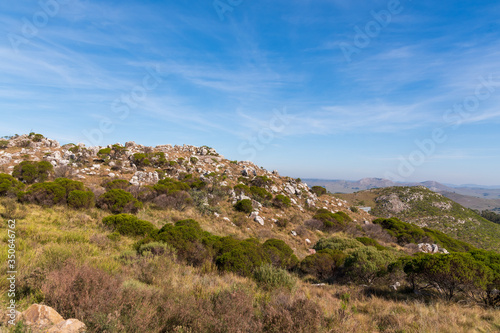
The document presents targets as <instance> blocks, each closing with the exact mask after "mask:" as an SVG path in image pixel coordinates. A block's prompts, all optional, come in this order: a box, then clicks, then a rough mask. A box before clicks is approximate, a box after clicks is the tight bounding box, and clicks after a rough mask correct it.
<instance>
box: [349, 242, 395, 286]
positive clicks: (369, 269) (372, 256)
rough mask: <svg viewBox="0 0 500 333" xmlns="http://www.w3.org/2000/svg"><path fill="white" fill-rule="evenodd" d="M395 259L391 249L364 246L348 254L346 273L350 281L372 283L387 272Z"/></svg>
mask: <svg viewBox="0 0 500 333" xmlns="http://www.w3.org/2000/svg"><path fill="white" fill-rule="evenodd" d="M395 260H396V257H395V255H394V254H393V253H391V252H389V251H379V250H377V249H376V248H374V247H372V246H363V247H361V248H358V249H355V250H353V251H352V252H351V253H350V254H349V255H348V256H347V258H346V259H345V263H344V267H345V273H346V276H347V277H348V278H349V280H350V281H355V282H359V283H363V284H372V283H374V282H375V280H376V279H377V278H379V277H382V276H384V275H385V274H386V273H387V266H388V265H389V264H391V263H392V262H394V261H395Z"/></svg>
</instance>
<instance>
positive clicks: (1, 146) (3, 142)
mask: <svg viewBox="0 0 500 333" xmlns="http://www.w3.org/2000/svg"><path fill="white" fill-rule="evenodd" d="M8 146H9V141H7V140H0V149H5V148H7V147H8Z"/></svg>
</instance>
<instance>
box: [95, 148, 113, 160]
mask: <svg viewBox="0 0 500 333" xmlns="http://www.w3.org/2000/svg"><path fill="white" fill-rule="evenodd" d="M110 155H111V148H102V149H100V150H99V151H98V152H97V156H99V157H100V158H106V157H110Z"/></svg>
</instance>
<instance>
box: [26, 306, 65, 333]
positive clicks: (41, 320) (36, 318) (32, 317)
mask: <svg viewBox="0 0 500 333" xmlns="http://www.w3.org/2000/svg"><path fill="white" fill-rule="evenodd" d="M20 319H22V320H23V321H24V322H25V324H26V325H28V326H30V327H31V329H32V330H38V331H45V330H47V329H49V328H51V327H52V326H54V325H55V324H57V323H59V322H61V321H64V318H63V317H62V316H61V315H60V314H59V313H57V311H56V310H54V309H53V308H51V307H49V306H46V305H39V304H33V305H32V306H30V307H29V308H28V309H27V310H25V311H24V312H23V313H22V314H21V318H20Z"/></svg>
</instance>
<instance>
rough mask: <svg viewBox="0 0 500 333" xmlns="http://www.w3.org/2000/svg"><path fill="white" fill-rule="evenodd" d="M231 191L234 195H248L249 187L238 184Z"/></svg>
mask: <svg viewBox="0 0 500 333" xmlns="http://www.w3.org/2000/svg"><path fill="white" fill-rule="evenodd" d="M233 190H234V192H235V193H236V194H245V195H250V193H251V192H250V187H248V186H247V185H245V184H238V185H235V186H234V187H233Z"/></svg>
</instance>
